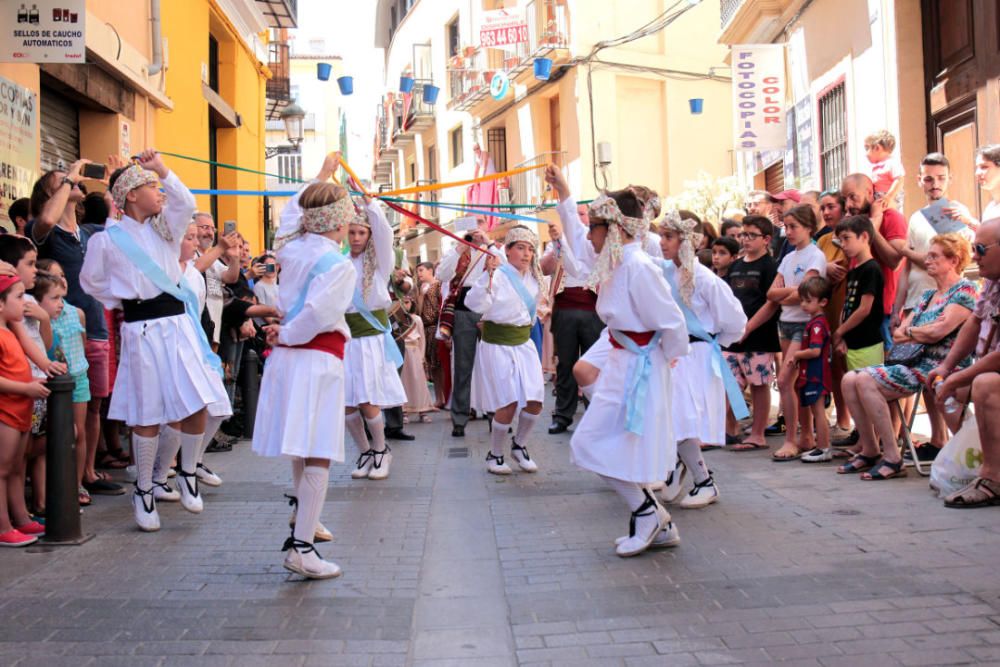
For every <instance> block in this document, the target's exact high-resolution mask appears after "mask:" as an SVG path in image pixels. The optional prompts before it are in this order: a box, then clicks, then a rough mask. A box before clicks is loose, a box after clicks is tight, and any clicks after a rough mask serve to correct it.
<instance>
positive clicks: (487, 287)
mask: <svg viewBox="0 0 1000 667" xmlns="http://www.w3.org/2000/svg"><path fill="white" fill-rule="evenodd" d="M503 245H504V249H505V250H506V253H507V262H504V261H503V259H502V258H501V257H500V255H499V251H496V250H493V251H491V254H490V256H489V257H487V258H486V272H485V273H484V274H483V275H482V276H480V278H479V280H477V281H476V284H475V285H474V286H473V287H472V289H471V290H469V294H468V296H466V297H465V304H466V305H467V306H468V307H469V309H470V310H472V311H474V312H477V313H481V314H482V316H483V317H482V321H481V322H482V336H483V338H482V340H481V341H480V343H479V347H478V349H477V350H476V363H475V366H474V368H473V382H474V385H475V386H476V387H478V391H477V392H475V393H476V394H478V398H479V400H478V401H477V403H478V404H476V405H473V408H474V409H476V410H480V411H482V412H487V413H489V412H493V413H494V415H493V425H492V428H491V430H490V451H489V453H488V454H487V455H486V463H487V470H489V471H490V472H491V473H493V474H494V475H509V474H510V473H511V469H510V466H508V465H507V463H506V462H505V461H504V456H503V440H504V437H505V436H506V435H507V429H508V428H509V427H510V425H511V423H512V422H513V421H514V414H515V412H517V431H516V432H515V433H514V438H513V440H512V444H511V450H510V455H511V458H513V459H514V460H515V461H516V462H517V465H518V466H519V467H520V468H521V470H523V471H525V472H536V471H537V470H538V465H537V464H536V463H535V462H534V461H532V460H531V457H530V456H529V455H528V450H527V449H526V448H525V446H524V443H525V442H526V441H527V439H528V435H529V434H530V433H531V429H532V428H533V427H534V425H535V422H536V421H538V415H539V414H541V412H542V401H543V400H544V399H545V380H544V377H543V376H542V363H541V359H540V358H539V356H538V350H537V348H536V347H535V344H534V343H533V342H532V341H531V328H532V326H533V324H534V323H535V322H536V321H537V314H536V307H537V304H538V299H539V297H540V296H541V285H542V272H541V269H540V268H539V266H538V256H537V252H538V237H537V236H535V234H534V232H532V231H531V230H530V229H528V228H527V227H524V226H522V225H517V226H515V227H512V228H511V230H510V231H509V232H507V237H506V238H505V239H504V242H503Z"/></svg>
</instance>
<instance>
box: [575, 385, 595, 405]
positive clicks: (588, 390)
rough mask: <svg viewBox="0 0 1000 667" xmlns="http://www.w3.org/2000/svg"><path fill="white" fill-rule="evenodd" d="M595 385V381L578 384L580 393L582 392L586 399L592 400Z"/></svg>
mask: <svg viewBox="0 0 1000 667" xmlns="http://www.w3.org/2000/svg"><path fill="white" fill-rule="evenodd" d="M596 386H597V383H596V382H594V383H592V384H588V385H579V387H580V393H581V394H583V397H584V398H586V399H587V400H588V401H592V400H594V388H595V387H596Z"/></svg>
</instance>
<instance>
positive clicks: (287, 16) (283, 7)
mask: <svg viewBox="0 0 1000 667" xmlns="http://www.w3.org/2000/svg"><path fill="white" fill-rule="evenodd" d="M298 4H299V3H298V0H257V9H259V10H260V13H261V14H263V15H264V18H266V19H267V25H269V26H271V27H272V28H297V27H299V7H298Z"/></svg>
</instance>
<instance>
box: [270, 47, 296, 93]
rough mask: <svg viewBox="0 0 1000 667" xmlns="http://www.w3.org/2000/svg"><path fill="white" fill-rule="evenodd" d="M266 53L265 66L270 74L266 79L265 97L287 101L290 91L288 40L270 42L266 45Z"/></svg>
mask: <svg viewBox="0 0 1000 667" xmlns="http://www.w3.org/2000/svg"><path fill="white" fill-rule="evenodd" d="M267 55H268V58H267V68H268V69H269V70H271V75H272V76H271V78H270V79H268V81H267V97H268V99H272V100H276V101H287V100H288V99H289V95H290V92H291V86H290V85H289V57H288V42H285V41H276V42H271V43H270V44H268V45H267Z"/></svg>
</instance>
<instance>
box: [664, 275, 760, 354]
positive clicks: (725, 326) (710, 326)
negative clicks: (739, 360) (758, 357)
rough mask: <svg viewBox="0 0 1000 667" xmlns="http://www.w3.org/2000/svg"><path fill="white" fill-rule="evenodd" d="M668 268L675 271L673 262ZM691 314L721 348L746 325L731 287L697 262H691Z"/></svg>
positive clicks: (739, 335)
mask: <svg viewBox="0 0 1000 667" xmlns="http://www.w3.org/2000/svg"><path fill="white" fill-rule="evenodd" d="M660 261H662V262H668V261H669V260H665V259H664V260H660ZM670 265H673V267H674V269H673V270H675V271H676V270H677V266H676V265H674V264H673V262H670ZM679 279H680V276H678V280H679ZM668 284H669V283H668ZM691 312H693V313H694V314H695V317H697V318H698V322H700V323H701V326H702V327H704V328H705V331H707V332H708V333H710V334H715V335H716V336H717V337H718V341H719V345H721V346H722V347H727V346H729V345H732V344H733V343H735V342H736V341H738V340H739V339H740V338H742V337H743V330H744V329H746V326H747V316H746V315H745V314H744V313H743V306H742V305H741V304H740V302H739V299H737V298H736V296H735V295H734V294H733V290H732V288H731V287H730V286H729V284H728V283H726V281H724V280H723V279H722V278H720V277H719V276H717V275H715V273H713V272H712V270H711V269H709V268H708V267H707V266H705V265H704V264H702V263H701V262H695V275H694V293H693V294H691Z"/></svg>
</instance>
